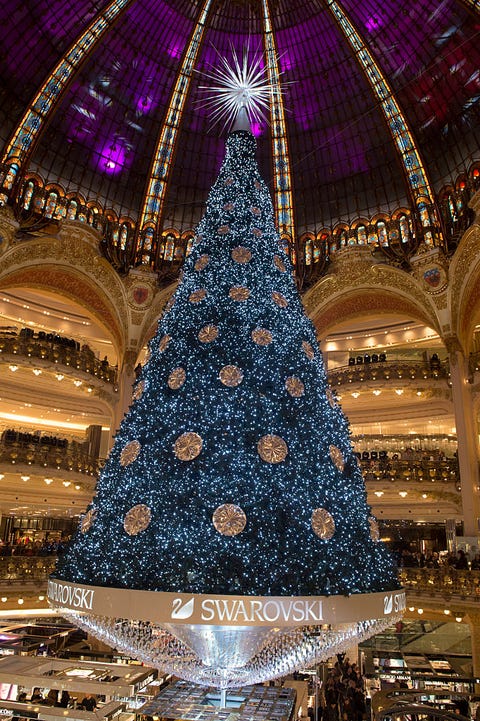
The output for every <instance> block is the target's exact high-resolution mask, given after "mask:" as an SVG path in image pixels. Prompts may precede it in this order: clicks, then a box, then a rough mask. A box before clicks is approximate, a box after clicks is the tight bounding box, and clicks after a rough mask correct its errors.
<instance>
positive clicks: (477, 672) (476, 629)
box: [464, 611, 480, 693]
mask: <svg viewBox="0 0 480 721" xmlns="http://www.w3.org/2000/svg"><path fill="white" fill-rule="evenodd" d="M464 621H466V622H467V623H468V625H469V627H470V637H471V639H472V666H473V670H472V674H473V677H474V678H480V613H479V612H478V611H468V613H467V615H466V616H465V618H464ZM479 690H480V684H475V693H479Z"/></svg>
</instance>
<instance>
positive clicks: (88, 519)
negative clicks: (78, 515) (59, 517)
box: [80, 508, 97, 533]
mask: <svg viewBox="0 0 480 721" xmlns="http://www.w3.org/2000/svg"><path fill="white" fill-rule="evenodd" d="M96 515H97V509H96V508H91V509H90V510H89V511H87V512H86V514H85V515H84V517H83V518H82V522H81V523H80V532H81V533H86V532H87V531H89V530H90V528H91V527H92V525H93V522H94V520H95V516H96Z"/></svg>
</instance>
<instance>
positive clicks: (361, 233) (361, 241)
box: [357, 225, 367, 245]
mask: <svg viewBox="0 0 480 721" xmlns="http://www.w3.org/2000/svg"><path fill="white" fill-rule="evenodd" d="M357 243H358V245H366V244H367V229H366V228H365V226H364V225H359V226H358V228H357Z"/></svg>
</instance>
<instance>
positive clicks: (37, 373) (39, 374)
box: [33, 368, 42, 376]
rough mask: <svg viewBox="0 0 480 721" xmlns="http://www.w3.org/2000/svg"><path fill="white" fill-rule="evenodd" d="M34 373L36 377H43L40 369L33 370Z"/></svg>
mask: <svg viewBox="0 0 480 721" xmlns="http://www.w3.org/2000/svg"><path fill="white" fill-rule="evenodd" d="M33 373H35V375H36V376H41V375H42V371H41V370H40V368H34V369H33Z"/></svg>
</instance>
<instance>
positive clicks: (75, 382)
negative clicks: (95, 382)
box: [73, 380, 83, 388]
mask: <svg viewBox="0 0 480 721" xmlns="http://www.w3.org/2000/svg"><path fill="white" fill-rule="evenodd" d="M82 383H83V381H78V380H77V381H73V385H74V386H77V388H78V386H81V385H82Z"/></svg>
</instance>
